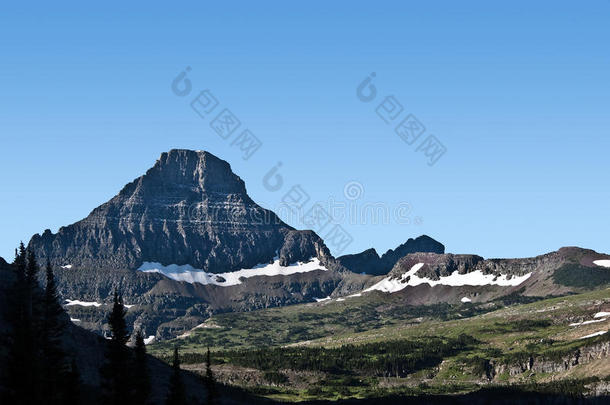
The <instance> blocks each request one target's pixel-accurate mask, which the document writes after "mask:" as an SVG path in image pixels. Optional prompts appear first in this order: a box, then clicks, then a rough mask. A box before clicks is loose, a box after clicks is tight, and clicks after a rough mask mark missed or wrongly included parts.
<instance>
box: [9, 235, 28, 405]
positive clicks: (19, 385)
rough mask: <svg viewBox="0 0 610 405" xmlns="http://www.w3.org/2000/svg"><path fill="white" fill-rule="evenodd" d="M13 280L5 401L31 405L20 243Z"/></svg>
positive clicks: (23, 257)
mask: <svg viewBox="0 0 610 405" xmlns="http://www.w3.org/2000/svg"><path fill="white" fill-rule="evenodd" d="M13 267H14V269H15V281H14V284H13V288H11V289H10V290H9V291H11V294H10V296H9V307H10V313H9V315H8V321H9V323H10V326H11V329H12V331H13V334H12V339H11V341H10V342H9V353H8V365H7V385H8V387H7V388H8V390H7V391H8V394H7V395H8V398H7V402H9V403H10V402H13V403H24V404H28V403H33V398H31V392H30V391H31V385H30V382H31V381H30V380H31V375H30V370H29V368H28V367H27V364H26V359H27V358H28V350H29V347H28V345H27V341H28V340H29V339H28V331H29V327H28V324H29V318H28V316H27V311H26V307H27V284H26V281H25V267H26V251H25V246H24V244H23V242H21V243H20V244H19V248H18V249H15V260H14V261H13Z"/></svg>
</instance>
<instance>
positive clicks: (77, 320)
mask: <svg viewBox="0 0 610 405" xmlns="http://www.w3.org/2000/svg"><path fill="white" fill-rule="evenodd" d="M70 321H72V322H80V319H76V318H70Z"/></svg>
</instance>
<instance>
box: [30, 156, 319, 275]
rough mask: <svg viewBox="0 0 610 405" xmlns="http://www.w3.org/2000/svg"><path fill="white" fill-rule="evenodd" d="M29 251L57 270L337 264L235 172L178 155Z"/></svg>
mask: <svg viewBox="0 0 610 405" xmlns="http://www.w3.org/2000/svg"><path fill="white" fill-rule="evenodd" d="M29 247H30V248H32V249H34V250H35V252H36V254H37V256H38V257H40V258H42V259H43V260H46V259H47V258H48V259H50V261H51V263H52V264H53V265H55V266H62V265H68V264H69V265H71V266H72V268H85V267H88V268H94V269H136V268H138V267H139V266H140V265H141V264H142V262H144V261H149V262H159V263H162V264H166V265H167V264H190V265H192V266H193V267H195V268H200V269H204V270H206V271H208V272H225V271H231V270H235V269H239V268H250V267H253V266H255V265H257V264H260V263H267V262H269V261H271V260H273V258H274V257H275V256H276V255H278V256H279V258H280V261H281V263H282V264H288V263H294V262H295V261H297V260H306V259H309V258H311V257H312V256H317V257H318V258H320V260H321V261H323V262H324V261H328V260H329V259H330V258H331V256H330V253H329V252H328V249H327V248H326V247H325V246H324V242H323V241H322V240H321V239H320V238H319V237H318V236H317V235H316V234H315V233H314V232H311V231H308V232H304V231H297V230H294V229H293V228H291V227H290V226H288V225H286V224H285V223H283V222H282V221H281V220H280V219H279V218H278V217H277V216H276V215H275V214H274V213H273V212H271V211H268V210H266V209H263V208H262V207H260V206H259V205H257V204H256V203H254V201H252V199H251V198H250V197H249V196H248V195H247V193H246V187H245V185H244V182H243V181H242V179H240V178H239V177H238V176H237V175H235V174H234V173H233V172H232V171H231V167H230V165H229V164H228V163H227V162H225V161H223V160H221V159H219V158H217V157H216V156H214V155H212V154H210V153H208V152H199V151H191V150H179V149H176V150H171V151H169V152H167V153H163V154H162V155H161V157H160V158H159V160H158V161H157V162H156V164H155V165H154V166H153V167H152V168H151V169H150V170H148V171H147V172H146V174H145V175H143V176H141V177H139V178H137V179H136V180H134V181H133V182H131V183H129V184H127V185H126V186H125V187H124V188H123V189H122V190H121V191H120V192H119V193H118V195H116V196H115V197H114V198H112V199H111V200H110V201H108V202H107V203H105V204H102V205H101V206H99V207H97V208H95V209H94V210H93V211H92V212H91V214H89V216H87V218H85V219H83V220H81V221H79V222H77V223H75V224H72V225H69V226H66V227H62V228H60V229H59V231H58V232H57V233H56V234H53V233H52V232H51V231H49V230H46V231H44V233H43V234H42V235H38V234H37V235H34V237H32V239H31V241H30V244H29Z"/></svg>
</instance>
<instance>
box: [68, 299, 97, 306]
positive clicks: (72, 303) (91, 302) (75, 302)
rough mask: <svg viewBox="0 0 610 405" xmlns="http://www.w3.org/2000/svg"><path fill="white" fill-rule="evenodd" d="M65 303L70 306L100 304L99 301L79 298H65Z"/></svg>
mask: <svg viewBox="0 0 610 405" xmlns="http://www.w3.org/2000/svg"><path fill="white" fill-rule="evenodd" d="M66 302H67V304H66V306H67V307H69V306H72V305H80V306H81V307H100V306H102V304H101V303H99V302H95V301H80V300H66Z"/></svg>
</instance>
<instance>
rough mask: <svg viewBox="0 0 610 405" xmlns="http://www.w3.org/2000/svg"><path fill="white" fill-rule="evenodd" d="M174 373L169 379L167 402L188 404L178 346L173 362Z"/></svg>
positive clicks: (178, 404) (169, 404)
mask: <svg viewBox="0 0 610 405" xmlns="http://www.w3.org/2000/svg"><path fill="white" fill-rule="evenodd" d="M172 369H173V372H172V375H171V377H170V379H169V392H168V393H167V399H166V401H165V403H166V404H167V405H183V404H186V394H185V391H184V383H183V382H182V374H181V372H180V357H179V355H178V348H177V347H175V348H174V359H173V362H172Z"/></svg>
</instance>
